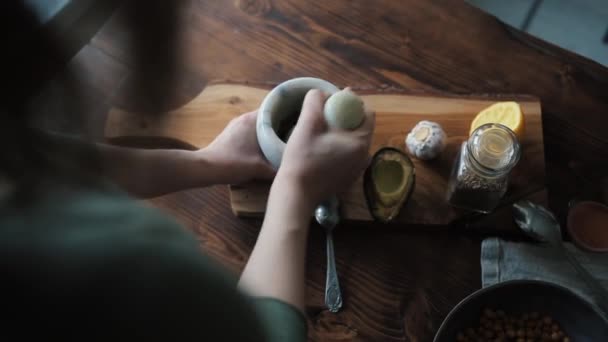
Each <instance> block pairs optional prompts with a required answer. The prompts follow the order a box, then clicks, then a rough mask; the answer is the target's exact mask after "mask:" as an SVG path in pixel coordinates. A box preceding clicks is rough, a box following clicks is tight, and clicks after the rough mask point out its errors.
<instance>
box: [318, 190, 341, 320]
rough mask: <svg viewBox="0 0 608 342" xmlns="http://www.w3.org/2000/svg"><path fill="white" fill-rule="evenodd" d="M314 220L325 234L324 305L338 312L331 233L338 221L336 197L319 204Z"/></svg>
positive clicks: (337, 292) (336, 279)
mask: <svg viewBox="0 0 608 342" xmlns="http://www.w3.org/2000/svg"><path fill="white" fill-rule="evenodd" d="M315 218H316V220H317V222H319V224H320V225H321V226H323V228H325V232H326V234H327V275H326V280H325V305H327V308H328V309H329V311H331V312H338V311H340V308H342V293H341V292H340V282H339V281H338V272H337V271H336V260H335V256H334V242H333V237H332V231H333V229H334V227H335V226H336V225H337V224H338V222H339V221H340V214H339V203H338V199H337V198H336V197H332V198H331V199H329V200H327V201H325V202H323V203H321V204H320V205H319V206H318V207H317V209H315Z"/></svg>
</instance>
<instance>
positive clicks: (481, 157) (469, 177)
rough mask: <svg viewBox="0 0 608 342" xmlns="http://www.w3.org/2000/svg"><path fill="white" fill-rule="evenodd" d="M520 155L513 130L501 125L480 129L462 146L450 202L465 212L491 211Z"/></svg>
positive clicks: (450, 182) (452, 179)
mask: <svg viewBox="0 0 608 342" xmlns="http://www.w3.org/2000/svg"><path fill="white" fill-rule="evenodd" d="M520 156H521V148H520V145H519V142H518V140H517V137H516V136H515V133H513V131H511V130H510V129H509V128H507V127H506V126H503V125H501V124H485V125H482V126H480V127H479V128H477V129H476V130H475V131H474V132H473V134H472V135H471V137H470V138H469V139H468V140H467V141H466V142H464V143H463V144H462V145H461V148H460V152H459V153H458V156H457V157H456V161H455V163H454V166H453V168H452V174H451V176H450V180H449V183H448V194H447V199H448V202H449V203H450V204H451V205H453V206H455V207H459V208H463V209H468V210H472V211H477V212H482V213H489V212H491V211H492V210H494V208H496V206H497V205H498V204H499V203H500V200H501V199H502V197H503V196H504V194H505V193H506V192H507V188H508V183H509V173H510V172H511V170H512V169H513V167H514V166H515V165H516V164H517V162H518V161H519V158H520Z"/></svg>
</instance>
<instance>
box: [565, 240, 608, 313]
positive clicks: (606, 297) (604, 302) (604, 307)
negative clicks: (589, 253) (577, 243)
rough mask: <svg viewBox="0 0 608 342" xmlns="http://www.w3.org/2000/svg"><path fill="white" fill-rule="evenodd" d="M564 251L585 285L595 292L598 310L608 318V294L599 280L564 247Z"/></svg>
mask: <svg viewBox="0 0 608 342" xmlns="http://www.w3.org/2000/svg"><path fill="white" fill-rule="evenodd" d="M562 251H563V252H564V254H565V255H566V258H567V259H568V262H570V265H572V267H574V269H575V270H576V272H577V273H578V275H579V276H580V277H581V278H582V279H583V281H584V282H585V284H587V286H588V287H589V288H590V289H591V291H592V292H593V297H594V298H595V301H596V304H597V306H598V308H599V309H600V310H601V311H602V313H603V314H604V315H605V316H606V317H608V292H606V289H604V288H603V287H602V286H601V285H600V284H599V282H598V281H597V279H595V278H594V277H593V276H592V275H591V273H589V271H587V269H585V268H584V267H583V265H581V264H580V263H579V262H578V260H576V258H575V257H574V255H572V253H570V251H568V250H567V249H566V247H564V246H563V245H562Z"/></svg>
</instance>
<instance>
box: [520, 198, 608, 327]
mask: <svg viewBox="0 0 608 342" xmlns="http://www.w3.org/2000/svg"><path fill="white" fill-rule="evenodd" d="M513 216H514V219H515V223H517V225H518V226H519V228H521V229H522V230H523V231H524V232H525V233H526V234H527V235H528V236H529V237H531V238H532V239H534V240H536V241H539V242H545V243H549V244H550V245H551V246H553V247H555V248H557V249H559V250H560V251H561V252H562V253H563V254H564V255H565V256H566V259H567V260H568V262H570V264H571V265H572V267H574V269H575V270H576V272H577V273H578V275H579V276H580V277H581V279H582V280H583V281H584V282H585V283H586V285H587V286H588V287H589V288H590V289H591V291H592V293H593V298H594V299H595V302H596V304H597V306H598V307H599V309H600V310H602V312H603V313H604V315H605V316H606V317H608V292H607V291H606V290H605V289H604V288H603V287H602V286H601V285H600V283H599V282H598V281H597V280H596V279H595V278H594V277H593V276H592V275H591V274H590V273H589V271H587V270H586V269H585V268H584V267H583V266H582V265H581V264H580V263H579V262H578V260H576V258H575V257H574V256H573V255H572V254H571V253H570V252H569V251H568V249H567V248H566V247H565V246H564V242H563V241H562V231H561V228H560V226H559V223H558V222H557V220H556V219H555V216H553V214H552V213H551V212H550V211H548V210H547V209H545V208H544V207H543V206H540V205H536V204H534V203H532V202H530V201H519V202H517V203H515V204H513Z"/></svg>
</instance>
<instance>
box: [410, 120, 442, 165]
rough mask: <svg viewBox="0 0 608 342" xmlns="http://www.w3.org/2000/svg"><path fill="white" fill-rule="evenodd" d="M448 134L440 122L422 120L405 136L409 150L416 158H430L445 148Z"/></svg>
mask: <svg viewBox="0 0 608 342" xmlns="http://www.w3.org/2000/svg"><path fill="white" fill-rule="evenodd" d="M446 139H447V136H446V134H445V132H444V131H443V129H442V128H441V126H440V125H439V124H438V123H435V122H431V121H420V122H419V123H417V124H416V126H414V128H413V129H412V131H411V132H410V133H409V134H408V135H407V138H405V146H406V147H407V150H408V151H409V152H410V153H411V154H412V155H413V156H414V157H416V158H418V159H422V160H429V159H433V158H435V157H437V156H438V155H439V153H441V151H443V149H444V148H445V145H446Z"/></svg>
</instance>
